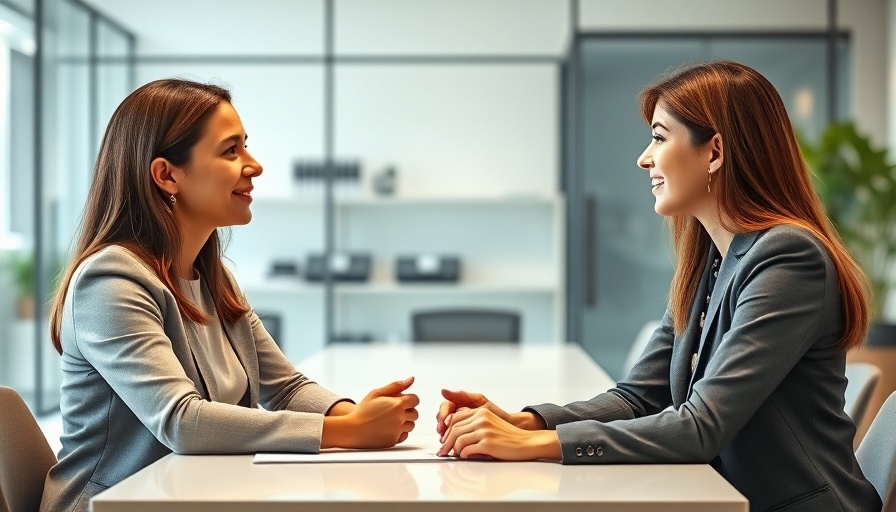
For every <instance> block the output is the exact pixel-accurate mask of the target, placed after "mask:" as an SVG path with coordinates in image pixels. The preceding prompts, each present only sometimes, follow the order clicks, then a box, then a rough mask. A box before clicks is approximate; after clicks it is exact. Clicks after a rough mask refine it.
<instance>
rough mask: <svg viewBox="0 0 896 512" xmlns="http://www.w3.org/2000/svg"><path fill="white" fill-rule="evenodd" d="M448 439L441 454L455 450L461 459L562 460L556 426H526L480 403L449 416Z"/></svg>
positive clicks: (444, 454)
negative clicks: (500, 415)
mask: <svg viewBox="0 0 896 512" xmlns="http://www.w3.org/2000/svg"><path fill="white" fill-rule="evenodd" d="M445 423H446V424H447V430H446V432H445V442H444V443H443V444H442V447H441V448H440V449H439V452H438V455H440V456H446V455H449V454H450V453H452V452H453V454H454V456H455V457H460V458H462V459H469V458H485V457H491V458H494V459H500V460H517V461H519V460H539V459H549V460H560V459H561V451H560V438H559V437H557V432H556V431H554V430H536V431H532V430H523V429H521V428H518V427H515V426H513V425H511V424H510V423H508V422H506V421H504V420H503V419H501V418H500V417H499V416H498V415H497V414H495V413H494V412H492V411H490V410H488V409H486V408H484V407H480V408H477V409H463V410H460V411H456V412H455V413H454V414H452V415H451V416H449V417H448V418H446V421H445Z"/></svg>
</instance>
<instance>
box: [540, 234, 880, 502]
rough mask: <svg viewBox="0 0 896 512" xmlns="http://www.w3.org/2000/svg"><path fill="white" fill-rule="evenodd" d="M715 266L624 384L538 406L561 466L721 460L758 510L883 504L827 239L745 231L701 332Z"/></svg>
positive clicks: (719, 465) (719, 466)
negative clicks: (867, 468)
mask: <svg viewBox="0 0 896 512" xmlns="http://www.w3.org/2000/svg"><path fill="white" fill-rule="evenodd" d="M708 276H709V270H708V269H707V271H705V272H704V275H703V278H702V280H701V283H700V286H699V290H700V291H699V292H698V293H697V297H698V299H697V300H696V301H695V303H694V306H693V308H692V310H691V315H690V323H689V325H688V326H687V328H686V330H685V331H684V332H683V333H682V335H681V336H675V335H674V333H673V328H672V320H671V318H670V316H669V314H668V312H667V313H666V315H665V316H664V318H663V321H662V325H661V326H660V327H659V328H657V330H656V331H655V332H654V333H653V337H652V338H651V340H650V342H649V343H648V345H647V348H646V349H645V350H644V353H643V354H642V356H641V358H640V360H639V361H638V362H637V364H636V365H635V366H634V368H632V370H631V372H630V373H629V374H628V376H627V377H626V378H625V379H623V380H622V381H621V382H619V383H618V384H617V386H616V387H615V388H613V389H611V390H609V391H608V392H606V393H603V394H600V395H598V396H596V397H594V398H592V399H591V400H588V401H583V402H574V403H571V404H568V405H566V406H562V407H561V406H557V405H553V404H544V405H539V406H534V407H531V408H529V409H530V410H532V411H534V412H536V413H538V414H539V415H541V417H542V418H544V420H545V422H546V423H547V425H548V427H549V428H556V430H557V434H558V435H559V437H560V443H561V446H562V452H563V463H564V464H593V463H711V464H712V465H713V467H714V468H715V469H716V470H717V471H718V472H719V473H720V474H721V475H722V476H723V477H725V479H727V480H728V481H729V482H731V484H732V485H733V486H734V487H735V488H737V489H738V490H739V491H740V492H741V493H742V494H743V495H744V496H746V497H747V499H749V501H750V508H751V510H752V511H754V512H758V511H782V510H786V511H790V512H797V511H799V512H816V511H822V510H823V511H826V512H830V511H871V510H877V511H879V510H880V509H881V502H880V498H879V497H878V495H877V492H876V491H875V490H874V487H872V485H871V484H870V483H869V482H868V481H867V480H866V479H865V477H864V475H863V474H862V471H861V469H860V468H859V465H858V463H857V462H856V458H855V455H854V454H853V451H852V441H853V436H854V435H855V426H854V425H853V422H852V421H851V420H850V419H849V417H848V416H847V415H846V413H844V412H843V405H844V398H843V392H844V389H845V387H846V378H845V376H844V369H845V354H844V353H843V351H842V350H840V349H839V348H838V347H837V344H838V341H839V340H840V337H841V334H842V333H843V328H844V325H843V316H842V313H841V309H840V293H839V289H838V279H837V270H836V268H835V267H834V264H833V261H832V260H831V258H830V255H829V254H828V252H827V251H826V249H825V248H824V246H823V245H821V243H820V242H819V241H818V240H817V239H815V238H814V237H813V236H812V235H810V234H809V233H808V232H806V231H804V230H802V229H799V228H795V227H791V226H776V227H774V228H772V229H770V230H768V231H763V232H755V233H746V234H739V235H736V236H735V237H734V240H733V241H732V242H731V246H730V248H729V250H728V254H727V256H726V257H725V258H724V260H723V261H722V265H721V269H720V270H719V275H718V280H717V282H716V285H715V288H714V290H713V292H712V299H711V301H710V304H709V306H708V312H707V318H706V323H705V327H704V329H703V331H702V332H701V331H700V326H699V317H700V312H701V311H703V307H705V306H706V301H705V296H706V292H707V286H708ZM695 352H698V359H697V361H698V364H697V369H696V372H695V373H694V374H692V373H691V358H692V356H693V354H694V353H695Z"/></svg>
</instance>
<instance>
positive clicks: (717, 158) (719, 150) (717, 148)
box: [706, 133, 725, 173]
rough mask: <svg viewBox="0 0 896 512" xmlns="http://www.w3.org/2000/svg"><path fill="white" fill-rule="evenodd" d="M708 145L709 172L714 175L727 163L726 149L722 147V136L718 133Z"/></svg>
mask: <svg viewBox="0 0 896 512" xmlns="http://www.w3.org/2000/svg"><path fill="white" fill-rule="evenodd" d="M706 144H707V147H708V148H709V170H710V172H712V173H716V172H718V171H719V169H721V168H722V164H723V163H724V161H725V148H724V146H723V145H722V136H721V135H719V134H718V133H717V134H715V135H713V136H712V138H711V139H709V142H707V143H706Z"/></svg>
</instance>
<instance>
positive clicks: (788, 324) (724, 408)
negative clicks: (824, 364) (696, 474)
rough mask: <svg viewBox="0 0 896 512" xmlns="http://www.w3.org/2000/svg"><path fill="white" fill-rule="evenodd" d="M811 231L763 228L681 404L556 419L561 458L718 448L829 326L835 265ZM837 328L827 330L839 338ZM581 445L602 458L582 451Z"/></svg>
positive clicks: (702, 454)
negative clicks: (606, 418)
mask: <svg viewBox="0 0 896 512" xmlns="http://www.w3.org/2000/svg"><path fill="white" fill-rule="evenodd" d="M823 251H824V249H823V248H822V247H820V246H819V245H818V244H817V242H816V241H814V239H811V238H810V237H809V235H807V234H806V235H803V234H794V233H793V232H782V233H779V234H776V235H772V234H768V235H767V236H764V237H763V238H762V239H760V240H759V241H757V243H756V246H754V247H753V249H752V250H751V251H750V252H749V253H748V254H747V255H746V256H745V257H744V260H742V261H741V262H739V263H740V267H739V270H738V272H744V273H746V275H745V276H742V278H741V279H739V280H738V281H737V282H738V283H739V284H738V285H737V287H738V288H737V289H736V290H733V291H732V293H733V294H734V295H733V300H734V301H735V306H734V311H733V315H732V317H731V326H730V328H729V329H728V330H727V331H726V332H725V333H724V334H723V335H722V338H721V340H720V344H719V347H718V349H717V351H716V353H715V354H714V356H713V357H712V358H711V359H710V361H709V363H708V365H707V368H706V371H705V374H704V377H703V378H702V379H700V380H699V381H697V382H696V383H695V385H694V387H693V390H692V394H691V396H690V397H689V399H688V400H687V401H686V402H685V403H684V404H682V406H681V407H679V408H678V409H675V408H671V407H670V408H666V409H664V410H662V411H661V412H659V413H657V414H653V415H650V416H643V417H640V418H634V419H621V420H617V421H611V422H608V423H601V422H599V421H594V420H584V421H577V422H574V423H566V424H562V425H559V426H557V434H558V436H559V438H560V443H561V448H562V454H563V463H565V464H575V463H594V462H600V463H614V462H617V463H618V462H625V463H639V462H641V463H661V462H666V463H669V462H671V463H676V462H677V463H698V462H701V463H705V462H708V461H710V460H712V459H713V458H714V457H715V456H717V455H718V454H719V453H720V452H721V450H722V448H723V447H724V446H725V445H726V444H727V443H729V442H730V440H731V439H732V438H733V437H734V436H735V434H736V433H737V432H738V431H739V430H740V429H741V428H742V427H743V426H744V425H745V424H746V422H747V421H748V420H749V419H750V418H751V417H752V416H753V414H754V413H755V412H756V411H757V410H758V408H759V407H760V406H761V405H762V403H763V402H765V401H766V400H767V399H768V397H769V396H770V395H771V393H772V392H773V391H774V389H775V388H776V387H777V386H778V384H779V383H780V382H781V381H782V380H783V379H784V377H785V376H786V375H787V374H788V373H789V372H790V370H791V369H792V368H793V367H794V366H795V365H796V363H797V362H798V361H799V359H800V358H801V357H802V356H803V355H804V354H805V353H806V352H807V350H808V349H809V348H810V347H812V345H813V344H814V343H816V342H818V341H819V338H820V337H821V336H822V334H823V333H824V335H828V334H827V331H826V330H824V329H827V325H826V324H827V322H826V320H827V318H826V317H829V316H831V311H836V309H832V308H838V307H839V294H838V292H837V286H836V283H829V282H828V280H831V279H836V271H835V270H834V269H833V268H830V269H829V268H828V266H827V261H826V259H825V253H824V252H823ZM839 335H842V333H838V334H831V335H830V338H831V339H830V340H828V341H829V342H830V343H831V344H836V343H837V341H838V336H839ZM586 446H593V447H600V448H601V449H600V450H597V453H598V455H599V457H579V456H576V452H577V449H579V452H578V453H581V449H583V447H586Z"/></svg>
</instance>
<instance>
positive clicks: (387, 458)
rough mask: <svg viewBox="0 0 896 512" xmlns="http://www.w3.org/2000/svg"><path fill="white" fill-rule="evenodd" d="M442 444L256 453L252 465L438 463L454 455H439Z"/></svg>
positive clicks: (451, 458)
mask: <svg viewBox="0 0 896 512" xmlns="http://www.w3.org/2000/svg"><path fill="white" fill-rule="evenodd" d="M439 446H440V445H439V444H429V445H428V444H425V443H419V444H402V445H399V446H395V447H393V448H387V449H385V450H349V449H343V448H327V449H324V450H321V451H320V453H256V454H255V458H254V459H253V460H252V463H253V464H308V463H326V462H438V461H453V460H456V459H455V458H454V457H439V456H438V455H436V452H438V451H439Z"/></svg>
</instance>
